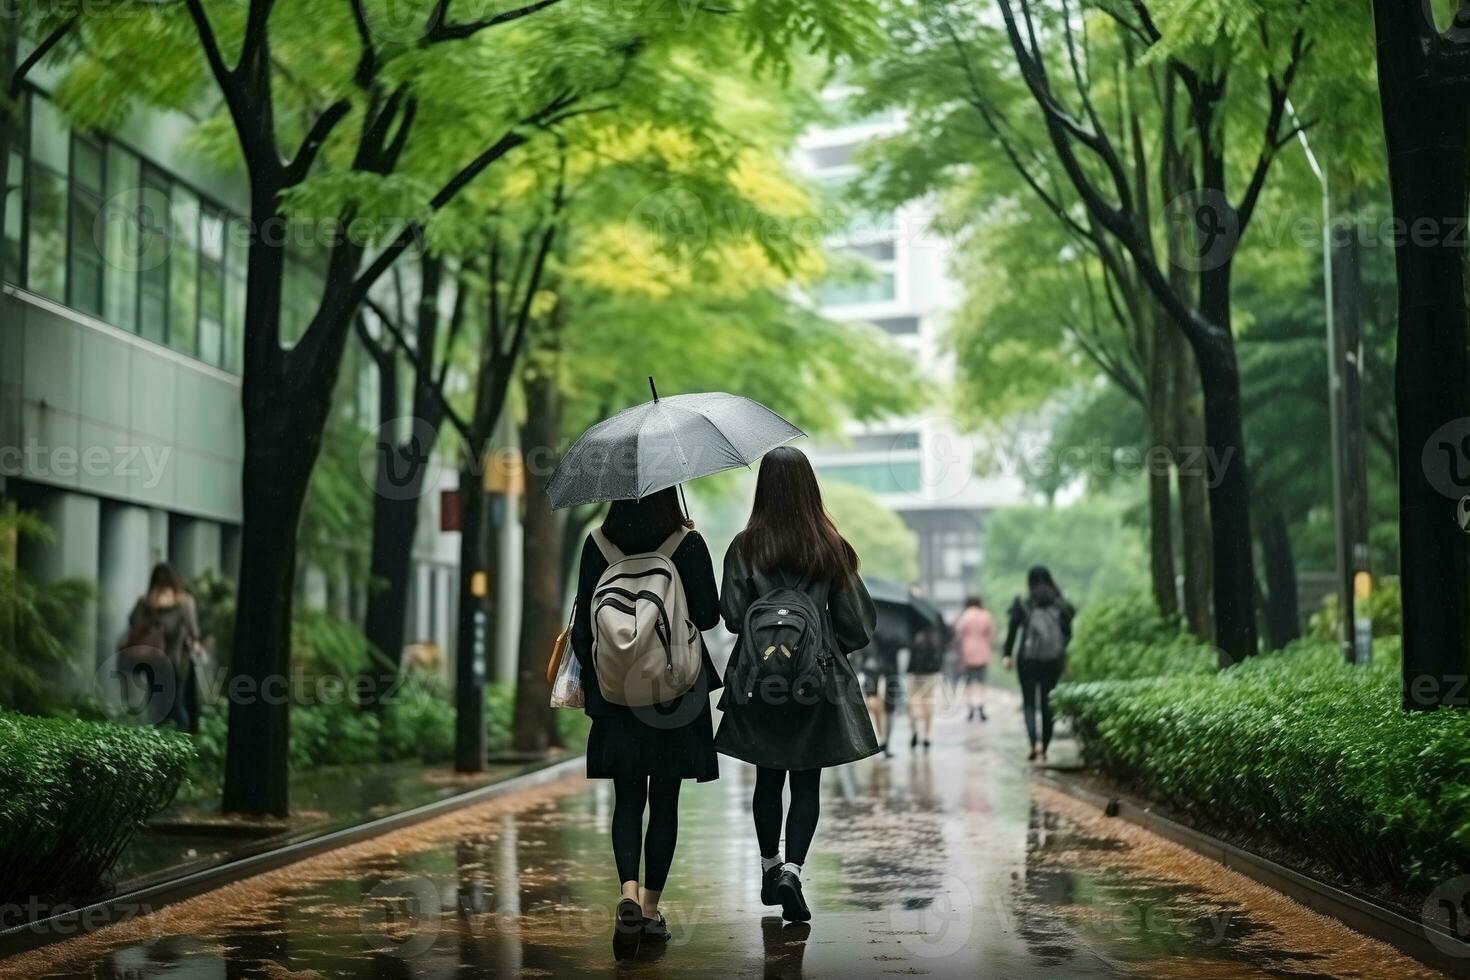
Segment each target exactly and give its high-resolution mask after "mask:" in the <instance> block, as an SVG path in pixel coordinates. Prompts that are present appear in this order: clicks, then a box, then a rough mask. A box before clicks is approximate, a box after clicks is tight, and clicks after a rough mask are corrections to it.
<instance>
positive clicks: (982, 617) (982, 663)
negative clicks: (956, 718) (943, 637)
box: [954, 595, 995, 721]
mask: <svg viewBox="0 0 1470 980" xmlns="http://www.w3.org/2000/svg"><path fill="white" fill-rule="evenodd" d="M954 643H955V648H956V651H957V652H958V654H959V660H960V671H961V676H962V678H963V679H964V684H965V698H966V700H967V701H968V702H969V705H970V713H969V716H968V719H967V720H969V721H974V720H975V719H976V717H977V716H978V717H979V719H980V720H981V721H984V720H985V682H986V680H987V674H989V672H990V659H991V655H992V647H993V646H994V643H995V617H994V616H992V615H990V610H989V609H986V608H985V603H984V602H983V601H981V599H980V597H979V596H977V595H972V596H970V597H968V598H967V599H965V608H963V609H961V610H960V614H959V616H958V617H956V618H955V621H954Z"/></svg>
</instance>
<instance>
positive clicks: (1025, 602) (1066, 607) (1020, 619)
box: [1005, 596, 1076, 666]
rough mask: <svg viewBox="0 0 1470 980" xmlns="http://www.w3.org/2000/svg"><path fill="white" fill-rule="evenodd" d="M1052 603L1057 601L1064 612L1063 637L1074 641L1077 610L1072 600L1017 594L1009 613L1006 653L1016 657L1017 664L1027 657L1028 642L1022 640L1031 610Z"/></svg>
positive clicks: (1059, 608)
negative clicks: (1074, 622)
mask: <svg viewBox="0 0 1470 980" xmlns="http://www.w3.org/2000/svg"><path fill="white" fill-rule="evenodd" d="M1052 603H1056V605H1057V607H1058V610H1059V611H1060V612H1061V614H1062V616H1061V619H1062V637H1063V638H1064V639H1065V640H1066V641H1067V642H1068V643H1071V642H1072V619H1073V617H1074V616H1075V615H1076V610H1074V609H1073V608H1072V604H1071V603H1070V602H1068V601H1067V600H1066V599H1063V598H1062V597H1061V596H1057V597H1056V598H1055V599H1048V600H1046V601H1041V600H1038V599H1034V598H1032V597H1031V596H1027V597H1025V598H1024V599H1023V598H1022V597H1021V596H1016V601H1015V602H1012V603H1011V608H1010V612H1009V613H1008V614H1007V618H1008V622H1007V623H1006V644H1005V655H1006V656H1007V657H1016V659H1017V666H1019V665H1020V661H1023V660H1025V659H1026V657H1025V652H1024V651H1025V648H1026V644H1025V643H1023V642H1021V641H1022V640H1023V639H1024V638H1025V634H1026V624H1027V623H1028V622H1030V620H1031V610H1033V609H1035V608H1036V607H1037V606H1039V605H1045V606H1049V605H1051V604H1052Z"/></svg>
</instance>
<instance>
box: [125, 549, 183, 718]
mask: <svg viewBox="0 0 1470 980" xmlns="http://www.w3.org/2000/svg"><path fill="white" fill-rule="evenodd" d="M198 648H199V614H198V612H197V611H196V608H195V603H194V596H193V594H192V593H190V592H189V587H188V586H187V585H186V584H185V583H184V578H183V576H182V575H180V574H179V573H178V572H177V571H175V570H174V567H173V566H172V565H170V564H168V563H167V562H159V563H158V564H157V565H154V566H153V571H152V573H151V574H150V575H149V576H148V591H147V592H145V593H143V595H142V596H140V597H139V598H138V601H137V602H136V603H135V604H134V605H133V611H132V612H131V613H129V615H128V631H127V634H126V635H125V636H124V637H123V638H122V640H121V641H120V642H119V643H118V664H119V666H120V667H121V668H122V669H123V671H124V679H123V683H124V685H125V686H126V685H127V684H129V683H130V682H131V681H130V678H131V675H132V672H133V670H134V669H135V667H137V666H145V665H150V661H151V666H153V667H155V668H161V669H164V670H167V671H169V672H170V673H172V674H173V684H172V686H170V685H167V684H160V683H159V682H158V680H157V679H152V680H150V682H149V690H150V692H152V693H150V695H149V698H148V720H149V722H150V723H152V724H155V725H156V724H160V723H161V722H164V721H172V722H173V723H174V725H175V726H176V727H177V728H178V729H179V731H182V732H193V731H194V730H195V728H197V727H198V724H199V689H198V686H197V683H198V682H197V678H196V677H195V675H194V658H195V657H196V656H197V654H198ZM158 693H163V694H165V695H167V696H168V703H166V704H162V703H158V702H159V701H160V699H159V698H157V697H155V696H154V694H158Z"/></svg>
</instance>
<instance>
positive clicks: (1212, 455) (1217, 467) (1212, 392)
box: [1199, 347, 1258, 663]
mask: <svg viewBox="0 0 1470 980" xmlns="http://www.w3.org/2000/svg"><path fill="white" fill-rule="evenodd" d="M1199 362H1200V382H1201V384H1202V385H1203V387H1204V391H1205V399H1204V401H1205V448H1206V457H1205V460H1204V463H1205V472H1206V475H1207V479H1208V481H1209V482H1208V490H1209V500H1210V531H1211V534H1210V537H1211V541H1212V548H1213V563H1212V564H1213V567H1212V569H1211V572H1212V574H1213V576H1214V591H1213V597H1214V614H1215V644H1216V646H1218V647H1219V648H1220V650H1221V652H1222V653H1223V654H1224V655H1225V656H1226V657H1228V658H1229V659H1230V661H1231V662H1232V663H1239V662H1240V661H1242V660H1244V659H1245V658H1246V657H1249V656H1252V655H1253V654H1255V653H1256V652H1258V651H1257V646H1256V602H1255V588H1256V576H1255V559H1254V556H1253V555H1252V554H1251V542H1252V541H1253V538H1252V536H1251V520H1250V482H1249V479H1248V476H1247V473H1246V463H1245V433H1244V431H1243V430H1242V426H1241V418H1240V368H1239V365H1238V364H1237V363H1236V360H1235V351H1234V349H1233V347H1223V348H1220V349H1217V350H1215V351H1213V352H1212V356H1209V357H1207V358H1200V359H1199Z"/></svg>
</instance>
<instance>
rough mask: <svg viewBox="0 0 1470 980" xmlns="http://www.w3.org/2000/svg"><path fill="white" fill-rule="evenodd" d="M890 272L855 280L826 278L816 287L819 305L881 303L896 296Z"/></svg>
mask: <svg viewBox="0 0 1470 980" xmlns="http://www.w3.org/2000/svg"><path fill="white" fill-rule="evenodd" d="M897 295H898V293H897V289H896V287H895V281H894V278H893V273H892V272H880V273H878V274H877V276H876V277H875V278H870V279H862V280H858V281H856V282H844V281H841V280H828V281H827V282H824V283H822V284H821V285H819V286H818V287H817V304H818V305H819V306H847V305H850V304H854V303H882V302H887V301H889V300H892V299H893V298H894V297H895V296H897Z"/></svg>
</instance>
